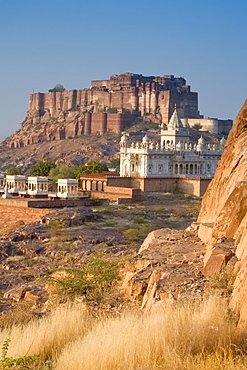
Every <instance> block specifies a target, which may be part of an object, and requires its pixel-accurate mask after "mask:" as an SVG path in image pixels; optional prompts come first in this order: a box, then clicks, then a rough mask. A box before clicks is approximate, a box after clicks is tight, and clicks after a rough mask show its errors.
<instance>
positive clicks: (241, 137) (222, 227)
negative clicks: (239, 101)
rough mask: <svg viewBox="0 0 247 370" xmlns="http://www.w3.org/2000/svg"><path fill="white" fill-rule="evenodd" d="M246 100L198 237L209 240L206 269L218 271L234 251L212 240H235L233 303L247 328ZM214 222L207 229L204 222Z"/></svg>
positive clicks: (210, 191) (205, 199)
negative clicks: (236, 259) (212, 245)
mask: <svg viewBox="0 0 247 370" xmlns="http://www.w3.org/2000/svg"><path fill="white" fill-rule="evenodd" d="M246 122H247V100H246V101H245V103H244V105H243V107H242V108H241V110H240V112H239V114H238V116H237V118H236V121H235V123H234V126H233V128H232V130H231V131H230V134H229V137H228V139H227V142H226V145H225V151H224V153H223V155H222V157H221V160H220V162H219V163H218V168H217V170H216V173H215V176H214V179H213V180H212V181H211V183H210V185H209V187H208V189H207V191H206V193H205V195H204V197H203V201H202V207H201V211H200V214H199V217H198V222H200V223H201V226H200V228H199V236H200V237H202V238H203V240H204V241H205V242H208V243H209V247H208V248H209V249H208V252H207V258H206V260H205V266H204V272H205V273H206V274H211V273H212V272H213V271H217V270H219V268H220V265H221V264H222V263H226V262H227V260H229V259H230V258H231V252H232V251H231V252H229V251H225V249H223V251H222V248H220V250H219V249H218V248H215V249H213V250H211V247H210V243H211V242H215V241H217V240H219V238H221V239H224V238H225V237H226V238H233V239H235V246H236V256H237V258H239V259H240V261H239V262H238V263H237V264H236V266H238V267H240V271H239V272H238V275H237V278H236V281H235V287H234V291H233V294H232V299H231V303H230V306H231V307H232V308H234V309H235V310H236V311H237V312H239V313H240V321H239V325H241V326H243V327H244V326H245V328H246V327H247V315H246V312H247V299H246V296H247V294H246V293H247V284H246V281H247V263H246V258H247V244H246V241H247V235H246V234H247V232H246V223H247V216H246V213H247V181H246V178H247V124H246ZM209 224H210V225H211V228H210V231H209V230H208V232H206V231H205V226H204V225H209Z"/></svg>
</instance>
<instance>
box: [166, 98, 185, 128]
mask: <svg viewBox="0 0 247 370" xmlns="http://www.w3.org/2000/svg"><path fill="white" fill-rule="evenodd" d="M167 127H168V130H183V129H184V127H183V124H182V122H181V119H180V118H179V116H178V112H177V105H176V104H175V106H174V112H173V114H172V116H171V118H170V121H169V123H168V126H167Z"/></svg>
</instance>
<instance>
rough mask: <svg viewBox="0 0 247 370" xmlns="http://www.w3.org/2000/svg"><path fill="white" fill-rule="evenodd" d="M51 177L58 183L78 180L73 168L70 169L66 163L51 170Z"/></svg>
mask: <svg viewBox="0 0 247 370" xmlns="http://www.w3.org/2000/svg"><path fill="white" fill-rule="evenodd" d="M75 167H77V166H75ZM49 177H51V178H52V180H53V181H57V180H58V179H75V178H76V177H75V173H74V171H73V167H69V166H67V165H66V164H65V163H59V164H57V165H56V167H53V168H51V170H50V172H49Z"/></svg>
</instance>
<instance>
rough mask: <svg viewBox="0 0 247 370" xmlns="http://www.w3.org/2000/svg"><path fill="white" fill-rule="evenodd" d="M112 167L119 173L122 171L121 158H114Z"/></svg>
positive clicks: (111, 162) (111, 163)
mask: <svg viewBox="0 0 247 370" xmlns="http://www.w3.org/2000/svg"><path fill="white" fill-rule="evenodd" d="M110 167H111V168H115V170H116V171H117V172H119V171H120V158H112V159H111V161H110Z"/></svg>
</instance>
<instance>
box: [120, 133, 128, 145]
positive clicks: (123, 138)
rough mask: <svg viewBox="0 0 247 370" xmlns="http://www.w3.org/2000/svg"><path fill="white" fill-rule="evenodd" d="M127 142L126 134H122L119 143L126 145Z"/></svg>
mask: <svg viewBox="0 0 247 370" xmlns="http://www.w3.org/2000/svg"><path fill="white" fill-rule="evenodd" d="M127 142H128V137H127V135H126V134H123V136H122V137H121V140H120V143H127Z"/></svg>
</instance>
